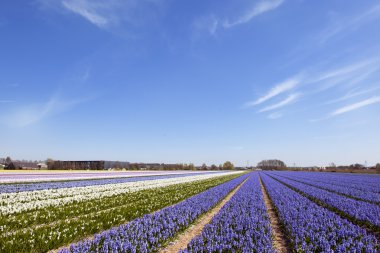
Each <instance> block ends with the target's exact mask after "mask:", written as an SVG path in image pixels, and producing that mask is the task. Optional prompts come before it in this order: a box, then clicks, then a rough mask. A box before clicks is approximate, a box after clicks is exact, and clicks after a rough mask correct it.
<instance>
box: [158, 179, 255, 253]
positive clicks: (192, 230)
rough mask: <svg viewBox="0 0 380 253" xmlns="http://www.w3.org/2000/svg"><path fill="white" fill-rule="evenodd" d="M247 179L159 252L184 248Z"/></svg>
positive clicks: (174, 252) (165, 252)
mask: <svg viewBox="0 0 380 253" xmlns="http://www.w3.org/2000/svg"><path fill="white" fill-rule="evenodd" d="M247 180H248V178H247V179H245V180H244V181H243V182H242V183H241V184H239V185H238V186H237V187H236V188H235V189H234V190H233V191H231V192H230V193H229V194H228V195H227V196H226V197H225V198H224V199H223V200H222V201H221V202H219V203H218V204H217V205H216V206H215V207H214V208H213V209H211V210H210V211H208V212H207V213H206V214H204V215H203V216H201V217H200V218H199V219H198V220H197V221H196V222H195V223H194V224H193V225H191V226H190V227H189V228H188V229H187V230H185V232H183V233H181V234H180V235H179V236H178V237H177V239H176V240H175V241H173V242H171V243H170V244H169V245H168V246H167V247H166V248H164V249H162V250H161V251H160V253H177V252H178V251H180V250H181V249H185V248H186V247H187V245H188V244H189V243H190V241H191V240H192V239H193V238H194V237H196V236H198V235H200V234H201V233H202V230H203V228H204V227H205V226H206V225H207V224H208V223H210V222H211V220H212V218H213V217H214V216H215V215H216V214H217V213H219V212H220V210H221V209H222V208H223V206H224V205H225V204H227V202H228V201H229V200H230V199H231V198H232V196H234V195H235V193H236V192H237V191H238V190H239V189H240V187H241V186H242V185H243V184H244V183H245V182H246V181H247Z"/></svg>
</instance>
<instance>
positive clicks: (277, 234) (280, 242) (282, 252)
mask: <svg viewBox="0 0 380 253" xmlns="http://www.w3.org/2000/svg"><path fill="white" fill-rule="evenodd" d="M259 179H260V184H261V190H262V192H263V196H264V202H265V206H266V208H267V210H268V215H269V219H270V224H271V228H272V233H273V235H272V244H273V247H274V248H275V249H276V251H277V252H278V253H288V252H290V250H289V249H288V247H287V245H286V239H285V236H284V234H283V233H282V231H281V228H280V221H279V219H278V216H277V214H276V212H275V210H274V206H273V203H272V201H271V200H270V198H269V195H268V193H267V191H266V189H265V186H264V184H263V181H262V180H261V177H260V176H259Z"/></svg>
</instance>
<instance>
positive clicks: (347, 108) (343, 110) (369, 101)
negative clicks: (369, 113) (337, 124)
mask: <svg viewBox="0 0 380 253" xmlns="http://www.w3.org/2000/svg"><path fill="white" fill-rule="evenodd" d="M379 102H380V96H376V97H372V98H368V99H366V100H363V101H360V102H357V103H354V104H350V105H346V106H344V107H342V108H339V109H337V110H335V111H334V112H332V113H331V115H330V116H337V115H340V114H344V113H347V112H351V111H354V110H357V109H359V108H362V107H365V106H369V105H372V104H376V103H379Z"/></svg>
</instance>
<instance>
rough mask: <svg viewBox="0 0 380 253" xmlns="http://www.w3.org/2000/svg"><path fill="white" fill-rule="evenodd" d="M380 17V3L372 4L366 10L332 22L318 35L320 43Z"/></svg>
mask: <svg viewBox="0 0 380 253" xmlns="http://www.w3.org/2000/svg"><path fill="white" fill-rule="evenodd" d="M377 18H380V4H376V5H374V6H371V7H370V8H368V9H367V10H365V11H364V12H362V13H360V14H358V15H356V16H349V17H345V18H340V19H339V20H337V21H336V22H335V23H333V24H331V25H330V26H329V27H327V28H326V29H325V30H323V31H322V32H321V33H320V34H319V35H318V40H319V42H320V43H325V42H326V41H328V40H329V39H331V38H332V37H334V36H336V35H338V34H340V33H344V32H346V31H351V30H355V29H357V28H358V27H360V26H362V25H365V24H367V23H368V22H370V21H372V20H375V19H377Z"/></svg>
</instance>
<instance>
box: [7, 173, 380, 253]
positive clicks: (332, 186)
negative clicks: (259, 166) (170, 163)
mask: <svg viewBox="0 0 380 253" xmlns="http://www.w3.org/2000/svg"><path fill="white" fill-rule="evenodd" d="M19 174H22V173H18V174H17V173H2V174H1V176H2V177H3V176H4V175H13V176H14V177H16V176H17V175H19ZM30 174H32V175H33V176H32V177H31V176H30ZM41 174H43V175H46V177H45V178H44V179H43V180H38V182H37V181H36V178H37V177H34V176H35V175H36V174H33V173H30V172H28V173H25V174H24V175H25V176H26V177H25V178H23V179H22V180H23V181H22V182H17V180H16V181H15V180H13V181H11V180H9V181H7V180H8V179H11V177H9V178H8V179H7V180H5V179H4V180H3V179H2V180H3V181H2V183H1V185H0V211H1V217H0V231H1V233H0V252H49V251H51V252H379V251H380V249H379V242H380V237H379V235H380V177H379V176H377V175H365V174H361V175H351V174H343V173H339V174H338V173H317V172H283V171H281V172H279V171H260V172H257V171H255V172H252V171H245V172H242V171H240V172H239V171H224V172H222V171H213V172H210V171H206V172H192V173H189V172H184V171H180V172H178V171H176V172H174V171H173V172H149V171H148V172H120V173H116V174H114V173H113V172H112V173H111V172H104V173H103V172H102V173H98V172H97V173H92V172H91V173H90V172H80V173H68V172H53V173H50V174H49V172H43V173H41ZM65 175H66V178H65ZM79 175H80V176H83V178H81V177H78V176H79ZM48 178H49V179H48ZM57 179H58V181H57ZM5 182H7V183H5ZM9 182H13V183H9Z"/></svg>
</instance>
